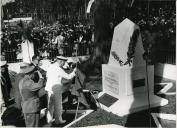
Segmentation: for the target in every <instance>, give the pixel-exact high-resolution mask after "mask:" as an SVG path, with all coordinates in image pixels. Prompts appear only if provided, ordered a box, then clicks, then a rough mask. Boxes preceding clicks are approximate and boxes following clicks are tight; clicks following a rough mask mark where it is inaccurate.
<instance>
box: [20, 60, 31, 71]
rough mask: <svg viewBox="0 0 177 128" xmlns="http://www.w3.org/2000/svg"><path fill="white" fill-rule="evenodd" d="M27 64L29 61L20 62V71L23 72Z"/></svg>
mask: <svg viewBox="0 0 177 128" xmlns="http://www.w3.org/2000/svg"><path fill="white" fill-rule="evenodd" d="M28 66H30V64H29V63H25V62H24V63H21V64H20V73H24V70H25V68H27V67H28Z"/></svg>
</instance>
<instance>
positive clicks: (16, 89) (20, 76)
mask: <svg viewBox="0 0 177 128" xmlns="http://www.w3.org/2000/svg"><path fill="white" fill-rule="evenodd" d="M27 66H29V64H28V63H22V64H21V65H20V72H19V73H18V74H17V75H16V77H15V84H14V85H15V86H14V93H15V94H14V97H15V103H16V107H17V108H18V109H19V110H21V109H22V107H21V101H22V98H21V95H20V92H19V82H20V80H21V79H23V77H24V76H25V74H24V70H25V68H26V67H27Z"/></svg>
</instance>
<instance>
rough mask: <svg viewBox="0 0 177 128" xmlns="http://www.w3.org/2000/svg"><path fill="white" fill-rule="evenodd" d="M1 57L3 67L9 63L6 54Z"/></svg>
mask: <svg viewBox="0 0 177 128" xmlns="http://www.w3.org/2000/svg"><path fill="white" fill-rule="evenodd" d="M0 57H1V61H0V65H1V67H2V66H5V65H7V61H6V60H5V57H4V56H0Z"/></svg>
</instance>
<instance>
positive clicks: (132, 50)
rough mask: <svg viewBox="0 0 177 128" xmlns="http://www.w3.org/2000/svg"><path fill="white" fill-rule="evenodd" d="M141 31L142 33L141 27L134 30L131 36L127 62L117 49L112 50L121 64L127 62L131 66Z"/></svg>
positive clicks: (112, 53)
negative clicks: (122, 58) (118, 53)
mask: <svg viewBox="0 0 177 128" xmlns="http://www.w3.org/2000/svg"><path fill="white" fill-rule="evenodd" d="M139 33H140V31H139V29H136V30H135V31H134V32H133V35H132V37H130V43H129V46H128V51H127V60H126V62H123V61H122V60H121V58H120V57H119V56H118V55H117V53H116V52H115V51H112V52H111V55H112V56H113V57H114V59H115V60H117V61H118V62H119V64H120V66H123V65H127V64H129V66H131V64H132V62H133V58H134V57H135V56H134V53H135V46H136V43H137V40H138V37H139Z"/></svg>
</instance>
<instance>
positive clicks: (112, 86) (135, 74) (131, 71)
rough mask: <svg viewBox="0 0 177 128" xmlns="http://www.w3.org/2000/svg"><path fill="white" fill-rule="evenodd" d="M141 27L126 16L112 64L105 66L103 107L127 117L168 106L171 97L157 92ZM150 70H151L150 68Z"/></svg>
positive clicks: (117, 34) (117, 29)
mask: <svg viewBox="0 0 177 128" xmlns="http://www.w3.org/2000/svg"><path fill="white" fill-rule="evenodd" d="M143 54H144V49H143V43H142V39H141V33H140V30H139V26H137V25H136V24H134V23H133V22H132V21H130V20H129V19H125V20H124V21H122V22H121V23H120V24H119V25H117V26H116V27H115V29H114V35H113V39H112V46H111V51H110V57H109V63H108V64H103V65H102V84H103V89H102V90H103V91H102V92H101V93H100V94H99V95H98V99H99V102H100V104H101V107H102V108H103V109H105V110H107V111H109V112H112V113H114V114H116V115H118V116H124V115H127V114H130V113H133V112H137V111H140V110H144V109H147V108H148V107H149V103H148V94H149V98H150V107H156V106H164V105H166V104H168V100H166V99H163V98H161V97H158V96H156V95H154V66H152V65H148V66H147V67H146V61H145V60H144V59H143ZM146 69H147V70H146Z"/></svg>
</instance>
